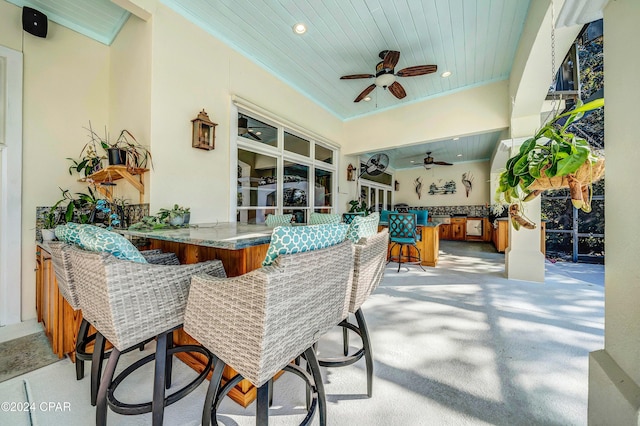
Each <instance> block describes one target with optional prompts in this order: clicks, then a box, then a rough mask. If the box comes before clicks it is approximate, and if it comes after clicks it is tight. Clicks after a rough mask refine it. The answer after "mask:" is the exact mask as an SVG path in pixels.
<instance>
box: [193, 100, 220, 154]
mask: <svg viewBox="0 0 640 426" xmlns="http://www.w3.org/2000/svg"><path fill="white" fill-rule="evenodd" d="M191 122H192V123H193V140H192V142H191V146H192V147H194V148H200V149H206V150H207V151H210V150H212V149H214V148H215V147H216V126H217V124H216V123H214V122H212V121H211V120H209V116H208V115H207V113H206V112H204V109H203V110H202V111H200V113H199V114H198V116H197V117H196V118H194V119H193V120H191Z"/></svg>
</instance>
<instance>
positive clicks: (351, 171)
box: [347, 163, 356, 181]
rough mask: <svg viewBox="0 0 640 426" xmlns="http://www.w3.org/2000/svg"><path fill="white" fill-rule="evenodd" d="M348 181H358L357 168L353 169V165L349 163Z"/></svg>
mask: <svg viewBox="0 0 640 426" xmlns="http://www.w3.org/2000/svg"><path fill="white" fill-rule="evenodd" d="M347 180H348V181H354V180H356V168H355V167H353V164H351V163H349V167H347Z"/></svg>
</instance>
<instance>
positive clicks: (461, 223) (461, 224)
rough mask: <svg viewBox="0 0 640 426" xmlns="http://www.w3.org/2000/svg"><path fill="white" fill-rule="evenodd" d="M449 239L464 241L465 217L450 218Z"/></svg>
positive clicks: (465, 233) (465, 230) (465, 235)
mask: <svg viewBox="0 0 640 426" xmlns="http://www.w3.org/2000/svg"><path fill="white" fill-rule="evenodd" d="M451 239H452V240H454V241H465V240H466V239H467V218H466V217H452V218H451Z"/></svg>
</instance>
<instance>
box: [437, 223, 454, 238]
mask: <svg viewBox="0 0 640 426" xmlns="http://www.w3.org/2000/svg"><path fill="white" fill-rule="evenodd" d="M438 237H439V238H440V239H441V240H450V239H451V224H450V223H441V224H440V228H439V234H438Z"/></svg>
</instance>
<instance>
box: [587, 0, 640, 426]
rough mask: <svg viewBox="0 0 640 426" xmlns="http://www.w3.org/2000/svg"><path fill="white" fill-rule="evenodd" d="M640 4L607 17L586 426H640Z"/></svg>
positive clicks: (611, 7)
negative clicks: (600, 312)
mask: <svg viewBox="0 0 640 426" xmlns="http://www.w3.org/2000/svg"><path fill="white" fill-rule="evenodd" d="M639 20H640V2H638V1H637V0H617V1H610V2H609V3H608V5H607V7H606V8H605V10H604V59H605V64H604V69H605V84H604V85H605V87H606V95H605V96H606V107H605V142H606V154H605V155H606V167H607V171H606V183H605V190H606V197H607V199H606V204H605V215H606V218H607V225H606V228H605V250H606V253H607V260H606V267H605V277H604V278H605V279H604V281H605V298H604V300H605V320H604V324H605V330H604V337H605V339H604V342H605V345H604V349H603V350H599V351H595V352H592V353H591V354H590V358H589V424H590V425H601V424H609V425H638V424H640V309H639V308H638V303H639V301H640V285H639V284H640V278H639V277H640V258H639V257H638V253H640V238H639V236H640V232H638V228H637V226H634V220H635V218H637V217H638V213H637V212H638V211H639V210H640V198H639V197H637V196H635V194H637V193H638V181H637V178H636V174H637V173H636V170H637V167H638V164H640V149H638V124H637V123H638V99H640V86H638V84H636V83H634V82H633V81H632V80H633V79H631V80H630V76H632V75H633V74H634V73H635V72H636V71H635V70H637V69H638V68H639V67H640V51H638V49H633V48H630V44H629V43H630V40H638V38H639V37H640V26H638V21H639Z"/></svg>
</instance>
